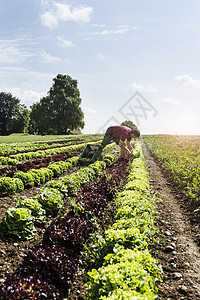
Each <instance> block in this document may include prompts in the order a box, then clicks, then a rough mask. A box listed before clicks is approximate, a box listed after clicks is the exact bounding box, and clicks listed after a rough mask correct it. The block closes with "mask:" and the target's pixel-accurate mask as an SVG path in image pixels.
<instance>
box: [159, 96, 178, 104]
mask: <svg viewBox="0 0 200 300" xmlns="http://www.w3.org/2000/svg"><path fill="white" fill-rule="evenodd" d="M161 102H162V103H166V104H172V105H181V104H182V103H181V101H180V100H179V99H177V98H173V97H164V98H162V99H161Z"/></svg>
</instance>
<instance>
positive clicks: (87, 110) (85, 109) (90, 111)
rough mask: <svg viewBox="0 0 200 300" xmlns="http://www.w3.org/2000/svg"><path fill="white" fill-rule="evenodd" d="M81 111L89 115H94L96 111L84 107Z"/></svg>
mask: <svg viewBox="0 0 200 300" xmlns="http://www.w3.org/2000/svg"><path fill="white" fill-rule="evenodd" d="M83 110H84V111H85V112H86V113H90V114H96V113H97V111H96V110H95V109H93V108H90V107H84V108H83Z"/></svg>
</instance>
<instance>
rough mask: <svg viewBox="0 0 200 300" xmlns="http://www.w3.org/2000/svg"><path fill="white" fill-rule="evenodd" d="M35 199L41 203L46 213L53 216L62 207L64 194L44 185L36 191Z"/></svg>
mask: <svg viewBox="0 0 200 300" xmlns="http://www.w3.org/2000/svg"><path fill="white" fill-rule="evenodd" d="M36 199H37V200H38V202H39V203H41V205H42V207H43V208H44V209H45V211H46V213H47V215H53V216H55V215H57V213H58V211H59V210H60V209H61V208H62V207H63V199H64V195H63V193H62V192H60V191H59V190H57V189H54V188H51V187H44V188H42V189H41V190H40V191H39V192H38V194H37V196H36Z"/></svg>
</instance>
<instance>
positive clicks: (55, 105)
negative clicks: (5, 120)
mask: <svg viewBox="0 0 200 300" xmlns="http://www.w3.org/2000/svg"><path fill="white" fill-rule="evenodd" d="M77 86H78V83H77V80H75V79H72V78H71V77H70V76H69V75H62V74H58V75H57V77H56V78H54V79H53V85H52V87H51V88H50V90H49V92H48V95H47V97H44V98H42V99H41V100H40V102H39V103H36V104H34V105H33V106H32V112H31V123H32V124H34V126H35V131H37V132H39V133H40V134H66V132H67V131H68V129H72V130H73V129H79V128H83V127H84V121H83V118H84V114H83V112H82V110H81V107H80V104H81V98H80V92H79V90H78V87H77Z"/></svg>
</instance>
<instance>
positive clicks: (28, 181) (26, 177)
mask: <svg viewBox="0 0 200 300" xmlns="http://www.w3.org/2000/svg"><path fill="white" fill-rule="evenodd" d="M14 178H19V179H21V181H22V182H23V184H24V188H25V189H26V188H30V187H33V186H34V178H33V176H32V175H31V173H29V172H27V173H25V172H22V171H21V172H18V173H16V174H15V175H14Z"/></svg>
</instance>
